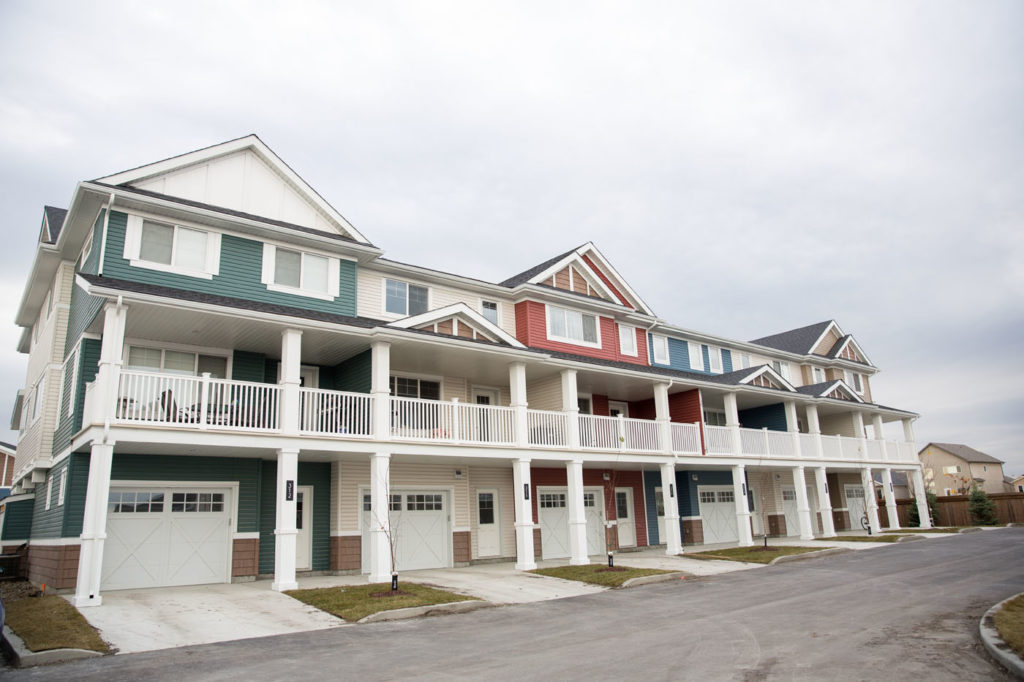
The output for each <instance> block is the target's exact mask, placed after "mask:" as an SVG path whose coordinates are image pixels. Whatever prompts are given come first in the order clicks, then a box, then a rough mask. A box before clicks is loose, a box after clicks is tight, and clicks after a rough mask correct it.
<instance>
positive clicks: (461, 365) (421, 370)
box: [391, 339, 554, 387]
mask: <svg viewBox="0 0 1024 682" xmlns="http://www.w3.org/2000/svg"><path fill="white" fill-rule="evenodd" d="M425 340H426V339H409V340H404V339H403V340H392V341H391V372H392V373H402V372H407V373H410V374H426V375H431V376H447V377H465V378H466V379H467V380H468V381H469V382H470V383H471V384H476V385H484V386H496V387H503V386H508V385H509V365H510V364H511V363H512V362H515V361H516V360H521V358H516V357H510V356H508V355H507V354H505V353H504V351H505V350H506V347H490V346H488V345H486V344H482V343H477V344H472V345H470V344H466V345H455V344H452V343H447V342H444V341H442V342H440V343H429V342H425ZM531 369H532V370H533V371H529V372H528V379H532V378H534V376H535V375H537V376H539V374H540V373H543V370H541V369H539V368H531ZM552 371H554V370H552ZM548 373H550V372H548Z"/></svg>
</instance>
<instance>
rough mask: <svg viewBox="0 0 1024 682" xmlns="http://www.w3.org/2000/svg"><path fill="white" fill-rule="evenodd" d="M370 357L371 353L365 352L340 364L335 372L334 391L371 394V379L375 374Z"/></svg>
mask: <svg viewBox="0 0 1024 682" xmlns="http://www.w3.org/2000/svg"><path fill="white" fill-rule="evenodd" d="M370 355H371V354H370V351H368V350H367V351H363V352H362V353H360V354H359V355H356V356H354V357H351V358H349V359H348V360H345V361H344V362H342V363H341V364H339V365H338V366H337V367H336V368H335V372H334V389H335V390H337V391H351V392H353V393H369V392H370V377H371V375H372V373H373V363H372V361H371V359H370Z"/></svg>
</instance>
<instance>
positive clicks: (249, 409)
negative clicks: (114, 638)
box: [85, 370, 916, 464]
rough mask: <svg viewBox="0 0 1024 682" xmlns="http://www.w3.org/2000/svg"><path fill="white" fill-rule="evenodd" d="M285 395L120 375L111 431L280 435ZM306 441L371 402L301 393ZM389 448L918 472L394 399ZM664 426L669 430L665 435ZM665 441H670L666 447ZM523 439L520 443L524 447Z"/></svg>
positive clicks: (689, 428) (731, 437) (794, 440)
mask: <svg viewBox="0 0 1024 682" xmlns="http://www.w3.org/2000/svg"><path fill="white" fill-rule="evenodd" d="M94 389H95V385H94V384H90V385H89V386H87V389H86V406H85V414H86V415H87V418H86V422H87V423H89V422H97V421H100V420H97V419H95V418H94V417H95V416H96V415H101V414H105V413H106V412H107V411H106V410H103V409H101V406H100V405H99V404H98V403H97V401H98V399H99V397H98V396H99V391H96V390H94ZM283 399H284V394H283V390H282V387H281V386H280V385H278V384H266V383H253V382H246V381H234V380H227V379H214V378H211V377H210V376H208V375H204V376H202V377H194V376H176V375H170V374H158V373H150V372H139V371H128V370H125V371H122V372H120V374H119V377H118V381H117V397H116V400H115V404H114V408H113V411H112V419H111V423H114V424H118V425H125V426H146V427H171V428H180V429H199V430H223V431H245V432H265V433H280V432H281V431H282V411H283V405H282V403H283ZM298 400H299V405H298V412H299V418H298V425H299V426H298V433H299V435H300V436H311V437H318V438H338V439H362V440H367V439H372V438H374V437H375V435H376V434H375V433H374V409H373V408H374V398H373V397H372V396H371V395H370V394H366V393H349V392H344V391H332V390H326V389H317V388H300V389H299V392H298ZM387 400H388V410H387V412H386V413H385V414H386V415H387V418H386V419H387V425H386V428H387V429H388V433H387V437H386V438H385V439H384V440H391V441H396V442H414V443H428V444H429V443H438V444H451V445H478V446H479V445H483V446H491V447H518V448H526V449H544V450H569V449H570V448H571V447H572V444H573V443H574V441H575V439H577V438H578V443H579V450H582V451H587V452H601V453H611V452H619V453H635V454H647V455H666V456H667V455H683V456H703V455H711V456H719V457H744V458H750V457H755V458H758V459H768V460H772V459H774V460H789V461H792V460H795V459H806V460H830V461H837V462H858V463H860V462H878V463H898V464H912V463H914V462H916V454H915V452H914V448H913V446H912V444H910V443H899V442H896V441H880V440H866V439H859V438H848V437H840V436H824V435H823V436H818V435H816V434H806V433H802V434H797V433H789V432H783V431H769V430H767V429H747V428H735V427H722V426H705V427H704V440H705V446H704V447H702V443H701V430H700V425H699V424H680V423H671V424H665V425H663V424H662V423H660V422H657V421H653V420H648V419H629V418H624V417H603V416H595V415H579V416H578V417H577V424H576V427H577V428H576V429H575V433H574V429H572V428H570V427H571V424H572V422H571V415H570V414H569V413H567V412H558V411H547V410H532V409H525V410H523V411H522V412H523V415H524V416H525V422H526V423H525V426H526V428H525V433H524V434H517V428H516V425H517V418H518V417H517V410H516V409H515V408H513V407H504V406H493V405H476V404H467V403H462V402H459V401H458V400H452V401H439V400H424V399H414V398H399V397H389V398H387ZM663 426H664V427H666V428H664V430H663ZM666 438H667V439H668V440H669V442H668V443H666V442H665V439H666ZM518 439H522V440H521V441H520V440H518Z"/></svg>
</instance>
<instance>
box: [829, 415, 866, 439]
mask: <svg viewBox="0 0 1024 682" xmlns="http://www.w3.org/2000/svg"><path fill="white" fill-rule="evenodd" d="M818 421H819V423H820V424H821V433H822V434H823V435H826V436H849V437H851V438H863V437H864V434H860V435H859V436H858V435H857V434H855V433H854V431H853V414H852V413H850V412H846V413H844V414H830V415H823V416H821V417H819V420H818Z"/></svg>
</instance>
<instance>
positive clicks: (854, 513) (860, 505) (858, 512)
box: [843, 485, 868, 530]
mask: <svg viewBox="0 0 1024 682" xmlns="http://www.w3.org/2000/svg"><path fill="white" fill-rule="evenodd" d="M843 488H844V490H845V492H846V513H847V514H849V515H850V528H851V529H852V530H860V529H861V527H862V526H861V524H860V521H861V518H863V516H864V515H865V514H866V513H867V511H868V505H867V502H866V501H865V499H864V487H863V486H859V485H847V486H843Z"/></svg>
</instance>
